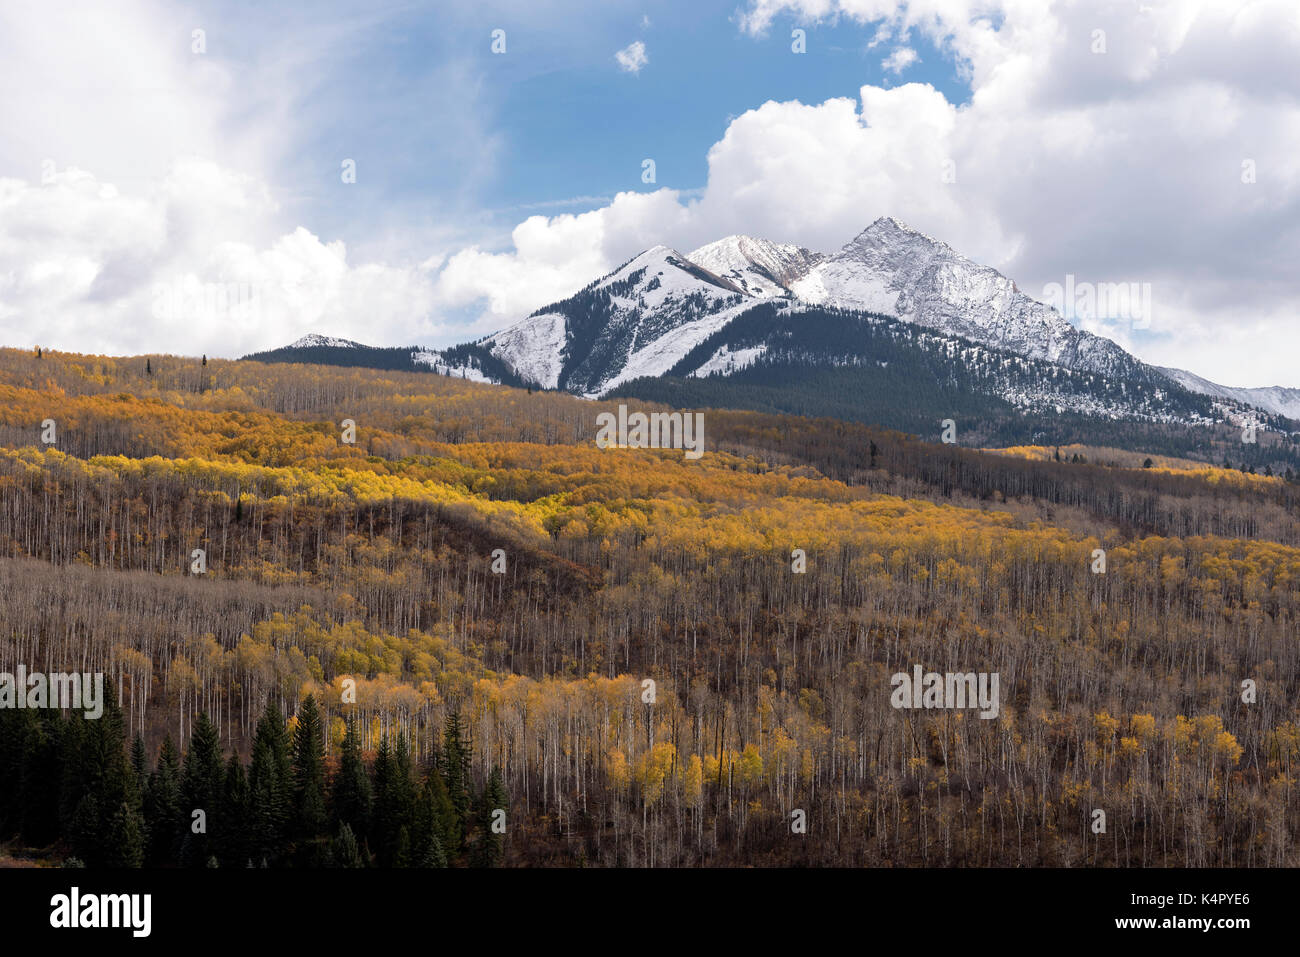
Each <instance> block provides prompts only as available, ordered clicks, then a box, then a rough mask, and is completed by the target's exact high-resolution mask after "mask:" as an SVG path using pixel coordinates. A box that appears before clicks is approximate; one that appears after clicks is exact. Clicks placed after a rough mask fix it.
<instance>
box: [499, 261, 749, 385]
mask: <svg viewBox="0 0 1300 957" xmlns="http://www.w3.org/2000/svg"><path fill="white" fill-rule="evenodd" d="M756 301H757V300H756V299H755V298H754V297H752V296H750V295H747V294H746V293H745V292H744V290H743V289H742V288H741V287H740V286H738V285H737V284H735V283H733V282H731V281H730V280H728V279H724V278H721V277H719V276H717V275H715V274H714V273H712V272H710V271H709V270H707V269H704V268H701V267H700V266H698V265H696V264H695V263H693V262H691V261H690V260H689V259H688V258H687V257H685V256H683V255H682V254H681V253H679V252H677V251H676V250H674V249H669V248H668V247H667V246H655V247H653V248H652V249H647V250H646V251H645V252H643V253H641V254H640V255H639V256H636V257H635V258H633V259H631V260H629V261H628V262H626V263H624V264H623V265H622V266H620V267H619V268H618V269H616V270H614V271H613V272H612V273H610V274H609V275H608V276H604V277H602V278H600V279H598V280H596V281H595V282H593V283H591V284H590V285H589V286H587V287H586V288H585V289H582V290H580V291H579V292H578V293H576V294H575V295H573V296H570V297H569V298H568V299H565V300H563V301H561V302H557V303H554V304H552V305H550V306H547V307H546V308H544V309H539V310H538V311H537V312H535V313H533V314H532V315H531V316H529V317H528V318H526V319H524V320H522V321H521V322H518V323H515V325H513V326H510V327H509V328H507V329H504V330H502V331H501V332H498V333H496V334H495V335H492V336H488V337H487V338H485V339H480V340H479V341H478V342H477V343H475V345H476V346H479V347H481V348H483V349H484V350H486V351H487V352H489V353H490V354H491V355H493V356H494V357H496V358H498V359H500V360H502V361H503V362H505V363H506V364H507V365H508V366H510V368H511V369H513V370H514V371H515V372H516V373H517V374H518V375H520V376H521V377H524V378H526V379H530V380H531V381H533V382H535V383H537V384H538V385H541V386H543V387H545V388H551V389H554V388H560V389H565V390H567V391H569V392H576V393H578V394H580V395H592V396H594V395H599V394H600V393H602V392H606V391H608V390H609V389H612V388H614V387H615V386H617V385H619V384H620V383H622V382H625V381H627V380H629V379H635V378H639V377H641V376H654V375H662V374H663V373H664V372H666V371H668V369H670V368H671V367H672V366H673V365H674V364H675V363H676V362H677V361H678V360H679V359H680V358H681V357H682V355H683V354H684V353H685V352H687V351H689V350H690V349H691V348H693V347H694V346H695V345H696V344H697V343H699V342H701V341H703V340H704V339H705V338H707V337H708V336H710V335H712V334H713V333H714V332H716V331H717V330H718V329H720V328H721V327H722V326H724V325H726V324H727V323H728V322H730V321H731V319H732V318H734V316H735V315H736V314H737V313H738V312H741V311H743V310H745V309H747V308H749V307H750V306H752V305H753V304H754V303H755V302H756Z"/></svg>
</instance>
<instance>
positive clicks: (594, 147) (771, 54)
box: [282, 2, 970, 248]
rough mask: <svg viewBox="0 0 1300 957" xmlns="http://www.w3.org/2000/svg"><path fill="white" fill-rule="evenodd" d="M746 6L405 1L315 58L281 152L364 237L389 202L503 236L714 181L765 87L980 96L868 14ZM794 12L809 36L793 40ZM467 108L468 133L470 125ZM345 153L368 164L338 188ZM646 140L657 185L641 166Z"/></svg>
mask: <svg viewBox="0 0 1300 957" xmlns="http://www.w3.org/2000/svg"><path fill="white" fill-rule="evenodd" d="M736 12H737V7H736V5H735V4H734V3H726V2H723V3H718V2H713V3H673V4H666V3H657V4H626V3H620V4H611V5H608V6H606V5H599V6H597V7H596V8H595V9H593V10H591V11H588V12H586V13H584V14H583V15H582V16H580V17H579V16H574V15H571V14H563V13H557V14H556V18H555V20H553V21H550V22H539V21H538V18H537V17H536V15H534V16H531V17H528V18H523V19H521V18H520V17H519V16H518V15H517V14H516V13H514V12H512V11H510V10H508V9H501V10H494V9H489V8H486V7H478V6H473V7H470V8H468V9H465V8H457V7H455V6H446V7H441V6H440V7H424V8H421V7H419V6H411V7H410V8H402V7H399V8H396V9H395V10H393V11H392V12H391V13H390V14H389V15H387V16H385V17H384V18H379V19H374V20H368V19H365V20H361V21H359V22H355V23H354V24H353V30H352V32H351V33H350V34H349V35H348V38H347V41H346V43H345V44H331V45H330V47H329V48H328V51H327V52H326V53H325V54H324V55H323V56H322V57H321V58H320V59H317V60H315V61H313V63H311V64H310V66H309V69H311V70H312V71H313V72H314V73H315V76H314V77H313V85H312V86H311V88H310V92H309V94H308V95H307V96H306V97H305V99H304V102H303V103H302V109H303V110H305V111H306V112H308V113H310V114H312V115H314V116H316V117H318V121H317V124H316V126H315V128H314V129H312V130H310V132H309V135H308V136H307V137H306V139H305V142H304V143H303V144H302V153H301V156H300V157H299V158H298V161H297V162H294V161H293V160H290V163H289V165H288V166H287V167H286V171H289V170H291V173H290V177H289V178H290V179H291V180H292V181H293V182H303V183H307V184H310V185H307V186H305V188H303V189H302V190H301V192H300V194H299V203H298V205H297V206H296V207H295V208H294V212H295V213H297V214H298V216H299V218H300V219H302V220H303V221H304V222H305V223H307V224H308V226H309V227H310V228H312V229H313V231H316V232H323V233H325V234H334V233H340V234H342V233H346V234H348V235H349V236H350V238H351V240H352V241H353V242H355V243H361V244H363V246H364V244H365V243H367V242H368V241H369V240H370V239H371V238H372V237H371V236H370V235H368V233H369V230H370V229H371V228H374V229H376V230H379V231H380V232H382V231H383V230H384V229H385V228H386V227H391V226H392V223H393V220H394V218H396V219H397V220H398V221H399V222H402V221H404V220H405V218H406V217H409V221H408V224H413V223H419V222H421V221H424V222H425V223H426V224H427V225H431V224H432V222H433V221H434V220H436V219H437V218H438V217H439V216H443V215H447V216H454V217H455V218H456V220H457V222H458V224H459V225H461V226H463V227H464V228H466V229H467V230H468V231H469V232H470V233H474V232H475V231H477V230H478V229H487V230H489V235H490V236H491V237H492V238H489V239H488V242H489V243H491V242H492V240H493V239H495V240H496V241H497V242H507V241H508V235H507V234H508V231H509V230H510V229H511V228H512V227H513V226H514V225H515V224H516V223H517V222H518V221H519V220H520V219H522V218H523V217H524V216H527V215H529V214H532V213H537V212H542V213H549V214H554V213H558V212H578V211H582V210H585V209H590V208H594V207H597V206H601V205H604V204H605V203H607V202H608V201H609V200H610V199H612V198H613V196H614V194H615V193H617V192H619V191H623V190H636V191H643V192H648V191H651V190H653V189H655V188H657V187H669V188H673V189H678V190H683V191H690V190H699V189H701V188H703V187H704V185H705V184H706V182H707V175H708V162H707V156H708V150H709V147H710V146H712V144H713V143H715V142H716V141H717V140H718V139H719V138H720V137H721V136H722V134H723V133H724V132H725V131H726V128H727V126H728V124H729V122H730V121H731V120H732V119H734V118H735V117H736V116H738V115H740V114H742V113H744V112H745V111H746V110H749V109H752V108H754V107H756V106H759V105H760V104H762V103H763V102H765V101H767V100H776V101H788V100H797V101H800V102H802V103H810V104H811V103H821V102H823V101H825V100H827V99H830V98H832V97H850V98H856V97H857V95H858V91H859V89H860V88H861V87H862V85H863V84H864V83H873V84H878V85H881V86H890V85H896V84H898V83H900V82H904V81H907V82H923V83H929V84H932V85H933V86H934V87H935V88H936V89H938V90H940V91H942V93H943V94H944V95H945V97H946V98H947V99H948V100H949V101H951V102H953V103H955V104H961V103H963V102H965V101H966V100H967V99H968V98H969V95H970V90H969V87H968V86H967V85H966V84H965V83H964V82H963V81H962V80H961V79H960V78H959V77H958V76H957V71H956V69H955V64H954V63H953V61H952V59H951V57H950V56H945V55H944V54H942V53H941V52H939V51H938V50H937V49H935V48H934V47H933V46H932V45H931V44H930V43H928V42H927V41H926V40H925V39H924V38H922V37H916V38H911V39H909V42H908V43H907V44H906V45H907V46H908V47H909V48H911V49H914V50H915V51H916V53H917V54H918V57H919V59H918V61H917V62H916V63H914V64H913V65H911V66H909V67H908V68H907V69H906V70H905V71H903V73H902V74H901V75H900V74H894V73H891V72H889V71H887V70H886V69H885V68H884V67H883V66H882V61H883V60H884V58H885V57H886V56H888V55H889V53H890V52H891V51H892V50H893V49H895V48H896V47H897V46H898V45H899V44H895V43H890V42H882V43H880V44H878V45H876V46H874V47H871V46H869V44H870V43H871V41H872V39H873V37H874V30H873V29H869V28H867V27H864V25H862V24H860V23H856V22H853V21H849V20H839V21H837V22H823V23H818V22H815V21H807V22H805V21H804V20H803V19H801V18H799V17H797V16H794V15H787V16H784V17H782V18H781V21H780V22H779V23H778V24H776V25H774V26H773V27H772V28H771V29H770V30H768V31H767V32H766V33H765V34H763V35H759V36H754V35H750V34H748V33H745V32H743V31H741V30H738V29H737V23H736V19H737V17H736ZM294 22H295V21H293V20H290V21H287V22H286V23H285V24H284V25H283V27H282V29H283V30H284V32H285V33H286V34H288V35H293V34H294V33H295V32H296V31H297V29H298V27H297V26H295V25H294ZM796 27H798V28H800V29H803V30H804V31H805V36H806V49H807V52H806V53H803V54H798V55H796V54H795V53H793V52H792V49H791V47H792V43H793V40H792V38H791V31H792V30H793V29H795V28H796ZM305 29H310V27H305ZM496 29H503V30H505V31H506V52H505V53H504V54H495V53H493V52H492V42H491V35H492V31H493V30H496ZM638 40H639V41H641V42H642V43H644V44H645V46H646V49H647V55H648V62H647V64H646V65H645V66H644V67H642V68H641V69H640V70H639V71H638V72H636V73H631V72H627V71H625V70H622V69H621V68H620V67H619V65H618V64H617V62H616V61H615V52H616V51H618V50H620V49H623V48H625V47H626V46H627V45H629V44H630V43H632V42H634V41H638ZM449 78H453V82H450V83H449ZM467 114H469V115H471V116H472V119H468V118H467ZM467 123H468V124H469V125H470V127H471V128H472V134H473V135H470V136H466V137H464V138H462V137H461V135H460V134H461V133H462V132H463V131H464V130H465V128H466V125H467ZM340 156H342V157H349V158H353V159H355V160H356V161H357V164H358V180H357V184H356V185H357V187H358V188H357V189H356V190H353V191H352V192H351V193H350V194H348V195H347V196H346V197H344V198H345V199H346V202H343V203H340V202H339V201H338V200H339V199H340V197H339V196H338V190H336V189H335V186H336V184H337V180H338V175H337V173H338V170H337V165H336V164H335V162H334V157H340ZM646 158H652V159H654V161H655V164H656V183H655V184H654V185H647V184H644V183H643V182H642V180H641V173H642V161H643V160H644V159H646ZM398 211H400V212H398ZM376 214H378V215H376ZM492 231H497V232H496V233H493V232H492ZM359 248H361V247H359Z"/></svg>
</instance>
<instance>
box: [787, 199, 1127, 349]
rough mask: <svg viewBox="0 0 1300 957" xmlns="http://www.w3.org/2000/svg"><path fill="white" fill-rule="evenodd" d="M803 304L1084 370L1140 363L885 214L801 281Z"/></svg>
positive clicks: (998, 275)
mask: <svg viewBox="0 0 1300 957" xmlns="http://www.w3.org/2000/svg"><path fill="white" fill-rule="evenodd" d="M791 289H792V291H793V293H794V294H795V295H796V296H797V297H798V298H799V299H801V300H803V301H804V302H808V303H814V304H817V305H827V306H833V307H836V308H840V309H859V310H863V311H867V312H875V313H880V314H882V315H887V316H895V317H897V318H899V319H904V320H906V321H908V322H915V323H917V324H918V325H921V326H926V327H927V328H930V329H935V330H938V331H940V332H943V333H946V334H948V335H957V336H962V337H963V338H966V339H971V340H973V341H975V342H980V343H983V344H984V345H989V346H993V347H995V348H998V349H1006V350H1008V351H1010V352H1015V353H1017V354H1019V355H1023V356H1028V357H1029V358H1032V359H1043V360H1046V361H1048V362H1054V363H1057V364H1058V365H1062V366H1065V367H1066V368H1068V369H1075V370H1079V371H1086V372H1099V373H1102V374H1104V375H1116V374H1129V373H1131V372H1133V371H1134V368H1135V367H1136V366H1137V364H1138V362H1137V360H1136V359H1134V358H1133V357H1132V356H1130V355H1129V354H1128V353H1127V352H1125V351H1124V350H1123V349H1121V348H1120V347H1119V346H1117V345H1116V344H1115V343H1113V342H1111V341H1110V340H1109V339H1103V338H1101V337H1100V336H1094V335H1091V334H1090V333H1087V332H1083V331H1081V330H1079V329H1076V328H1075V327H1074V326H1072V325H1071V324H1070V323H1069V322H1068V321H1067V320H1066V319H1065V318H1064V317H1063V316H1062V315H1061V314H1060V313H1058V312H1057V311H1056V310H1055V309H1053V308H1052V307H1051V306H1047V305H1044V304H1043V303H1041V302H1037V301H1035V300H1033V299H1031V298H1030V297H1029V296H1026V295H1025V294H1024V293H1022V292H1021V291H1020V290H1019V289H1018V288H1017V287H1016V284H1015V283H1014V282H1012V281H1011V280H1010V279H1008V278H1007V277H1006V276H1004V275H1002V273H1000V272H998V271H997V270H996V269H994V268H992V267H991V266H981V265H979V264H978V263H974V262H971V260H969V259H967V258H966V257H965V256H962V255H959V254H958V253H956V252H955V251H954V250H953V249H952V247H950V246H948V245H947V244H946V243H942V242H939V241H938V240H936V239H932V238H930V237H929V236H926V235H925V234H924V233H921V232H918V231H917V230H915V229H912V228H911V227H910V226H908V225H906V224H905V223H902V222H899V221H898V220H897V219H894V218H893V217H892V216H882V217H881V218H880V219H877V220H876V221H875V222H874V223H872V224H871V225H870V226H868V227H867V228H866V229H864V230H863V231H862V232H861V233H859V234H858V235H857V236H856V237H854V238H853V239H852V240H851V241H849V242H848V243H846V244H845V245H844V247H843V248H842V249H840V251H839V252H837V253H835V254H834V255H833V256H829V257H827V258H826V259H825V260H823V261H822V262H821V263H819V264H818V265H816V266H815V267H813V268H812V269H811V270H809V271H808V273H807V274H806V275H804V276H803V277H801V278H799V279H798V280H796V281H795V282H794V283H793V285H792V286H791Z"/></svg>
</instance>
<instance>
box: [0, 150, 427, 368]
mask: <svg viewBox="0 0 1300 957" xmlns="http://www.w3.org/2000/svg"><path fill="white" fill-rule="evenodd" d="M274 210H275V206H274V204H273V203H272V202H271V201H270V199H269V194H268V191H267V189H266V187H265V186H264V185H263V184H261V183H260V182H258V181H256V180H253V179H251V178H249V177H247V176H243V175H239V174H235V173H232V172H230V171H228V170H225V169H222V168H221V167H219V166H217V165H216V164H214V163H211V162H208V161H206V160H197V159H190V160H183V161H179V162H178V163H177V164H175V166H174V167H173V168H172V169H171V170H170V171H169V172H168V174H167V175H166V176H165V177H164V179H163V180H162V181H161V182H160V183H159V184H157V186H156V188H155V189H153V190H152V191H151V192H150V193H149V195H148V196H147V197H143V198H142V197H132V196H128V195H126V194H124V193H123V192H121V191H119V190H118V189H117V188H116V187H115V186H113V185H112V184H108V183H103V182H100V181H99V180H97V179H95V178H94V177H93V176H92V175H90V174H89V173H86V172H83V171H81V170H75V169H72V170H64V171H60V172H57V173H56V174H55V175H54V176H53V177H52V178H51V179H50V181H49V182H46V183H43V184H39V185H37V184H30V183H26V182H23V181H21V180H14V179H3V180H0V330H3V335H4V339H5V341H6V343H7V344H10V345H35V344H38V343H39V344H44V345H47V346H54V347H57V348H61V349H70V350H78V351H86V352H109V353H124V352H127V353H129V352H146V351H147V352H162V351H176V352H184V353H187V354H193V353H198V352H205V353H208V354H212V355H231V354H238V353H243V352H247V351H252V350H254V349H258V348H267V347H273V346H276V345H282V344H283V343H284V341H288V339H291V338H296V337H297V336H298V335H300V334H303V333H306V332H310V331H313V330H316V329H321V328H327V329H329V330H331V331H335V332H337V333H338V334H341V335H347V336H349V337H351V338H357V339H361V340H363V341H366V340H375V339H379V340H380V341H390V340H391V341H399V342H407V341H413V340H414V339H415V338H416V337H418V336H421V335H422V334H427V330H425V329H422V328H421V327H420V324H419V318H418V317H422V316H427V315H428V314H429V313H430V311H431V310H432V306H433V279H432V273H431V269H432V268H436V266H437V265H438V262H437V260H434V261H433V262H430V263H428V264H426V265H425V266H417V267H413V268H396V267H391V266H386V265H384V264H380V263H362V264H350V263H349V262H348V259H347V251H346V248H345V247H344V245H343V243H342V242H332V243H323V242H321V240H320V239H318V238H317V237H316V236H314V235H313V234H312V233H310V232H309V231H307V230H306V229H304V228H302V227H298V228H296V229H294V230H292V231H291V232H288V233H286V234H284V235H282V236H279V237H278V238H275V239H273V240H272V241H271V242H269V243H265V244H263V243H262V242H261V241H260V240H259V239H258V234H259V233H261V232H263V231H264V227H265V224H266V221H267V218H268V217H269V216H271V215H272V214H273V213H274ZM286 337H288V338H286Z"/></svg>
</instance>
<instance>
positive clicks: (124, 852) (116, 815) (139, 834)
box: [104, 801, 145, 867]
mask: <svg viewBox="0 0 1300 957" xmlns="http://www.w3.org/2000/svg"><path fill="white" fill-rule="evenodd" d="M144 848H145V835H144V821H143V819H142V818H141V816H140V812H139V811H138V810H137V809H136V808H134V807H132V806H131V805H130V803H128V802H126V801H123V802H122V803H121V804H119V805H118V806H117V810H116V811H114V812H113V814H112V816H111V817H110V818H109V821H108V830H107V834H106V840H105V850H104V866H105V867H140V866H141V865H142V864H143V863H144Z"/></svg>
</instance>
